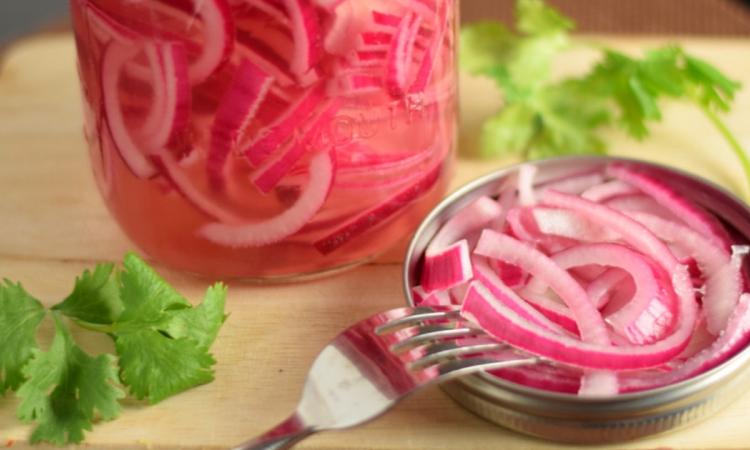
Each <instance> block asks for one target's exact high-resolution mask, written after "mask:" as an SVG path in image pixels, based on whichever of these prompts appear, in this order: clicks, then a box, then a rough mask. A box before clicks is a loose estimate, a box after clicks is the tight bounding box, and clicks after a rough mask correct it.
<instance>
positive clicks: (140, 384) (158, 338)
mask: <svg viewBox="0 0 750 450" xmlns="http://www.w3.org/2000/svg"><path fill="white" fill-rule="evenodd" d="M123 266H124V271H123V272H122V273H121V274H120V283H121V298H122V303H123V308H124V309H123V311H122V314H121V315H120V317H119V318H118V319H117V320H116V321H115V323H114V324H113V326H112V335H113V336H114V339H115V347H116V349H117V353H118V354H119V356H120V376H121V379H122V381H123V383H124V384H125V385H126V386H127V387H128V388H129V389H130V392H131V393H132V394H133V395H134V396H135V397H136V398H138V399H144V398H145V399H147V400H148V401H149V402H150V403H157V402H159V401H161V400H163V399H165V398H167V397H170V396H172V395H174V394H177V393H179V392H182V391H184V390H186V389H189V388H191V387H194V386H196V385H198V384H203V383H208V382H210V381H211V380H213V369H212V366H213V365H214V364H215V360H214V359H213V357H212V356H211V355H210V354H209V353H208V348H209V347H210V345H211V343H212V342H213V340H214V339H215V337H216V334H217V333H218V330H219V328H220V327H221V324H222V322H223V321H224V318H225V316H224V301H225V300H224V298H225V294H226V289H225V288H224V287H223V286H221V285H217V286H215V287H213V288H211V289H209V290H208V292H207V294H206V299H205V300H204V302H203V303H202V304H201V305H200V306H198V307H195V308H193V307H191V305H190V303H189V302H188V301H187V300H186V299H185V298H184V297H182V296H181V295H180V294H179V293H177V292H176V291H175V290H174V289H173V288H172V287H171V286H170V285H169V284H167V282H166V281H164V280H163V279H162V278H161V277H160V276H159V275H158V274H157V273H156V272H155V271H154V270H153V269H152V268H151V267H149V266H148V265H147V264H146V263H145V262H144V261H143V260H141V259H140V258H138V257H137V256H135V255H134V254H129V255H127V256H126V257H125V261H124V264H123Z"/></svg>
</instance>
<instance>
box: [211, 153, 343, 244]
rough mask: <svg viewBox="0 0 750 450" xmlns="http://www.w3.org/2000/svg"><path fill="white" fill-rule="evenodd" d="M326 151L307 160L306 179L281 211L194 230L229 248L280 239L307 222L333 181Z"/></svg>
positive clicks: (332, 169)
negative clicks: (242, 221) (298, 192)
mask: <svg viewBox="0 0 750 450" xmlns="http://www.w3.org/2000/svg"><path fill="white" fill-rule="evenodd" d="M333 171H334V167H333V161H332V160H331V155H330V153H327V152H322V153H319V154H318V155H316V156H314V157H313V158H312V159H311V160H310V165H309V169H308V172H309V179H308V181H307V185H306V186H305V187H304V190H303V191H302V193H301V194H300V196H299V198H297V201H296V202H295V203H294V205H292V206H291V207H289V208H288V209H287V210H285V211H284V212H282V213H281V214H279V215H277V216H275V217H272V218H270V219H266V220H262V221H259V222H255V223H244V224H227V223H219V222H216V223H211V224H208V225H205V226H203V227H202V228H201V229H200V230H199V231H198V233H199V234H200V235H201V236H203V237H205V238H206V239H208V240H209V241H211V242H214V243H216V244H220V245H225V246H229V247H256V246H260V245H267V244H270V243H273V242H278V241H281V240H283V239H285V238H287V237H289V236H291V235H293V234H294V233H296V232H297V231H299V230H300V229H301V228H302V227H304V226H305V224H307V223H308V222H309V221H310V219H311V218H312V217H313V216H314V215H315V213H317V212H318V210H319V209H320V207H321V206H322V205H323V203H324V202H325V200H326V198H327V196H328V191H329V190H330V188H331V183H332V181H333Z"/></svg>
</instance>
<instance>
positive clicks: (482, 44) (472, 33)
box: [459, 22, 517, 75]
mask: <svg viewBox="0 0 750 450" xmlns="http://www.w3.org/2000/svg"><path fill="white" fill-rule="evenodd" d="M516 39H517V38H516V36H515V35H514V34H513V33H512V32H511V31H510V30H508V29H507V28H506V27H505V26H504V25H503V24H501V23H499V22H476V23H473V24H472V25H470V26H467V27H464V28H463V29H462V30H461V39H460V43H461V50H460V52H459V57H460V58H461V65H462V67H464V68H465V69H466V70H467V71H469V72H471V73H474V74H477V75H479V74H485V73H487V71H488V70H491V69H492V68H494V67H497V66H500V65H504V64H506V63H507V62H508V59H509V58H510V54H511V51H512V50H513V47H514V45H515V44H516Z"/></svg>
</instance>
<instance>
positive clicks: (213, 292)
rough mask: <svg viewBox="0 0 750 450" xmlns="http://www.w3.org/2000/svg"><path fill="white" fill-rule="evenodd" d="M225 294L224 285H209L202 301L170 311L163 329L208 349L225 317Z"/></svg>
mask: <svg viewBox="0 0 750 450" xmlns="http://www.w3.org/2000/svg"><path fill="white" fill-rule="evenodd" d="M226 295H227V287H226V286H225V285H223V284H215V285H214V286H211V287H210V288H208V290H207V291H206V295H205V298H204V300H203V303H201V304H200V305H198V306H196V307H193V308H187V309H180V310H176V311H174V312H172V313H171V314H170V317H171V319H170V321H169V323H168V326H167V329H166V330H165V331H166V332H167V334H169V336H171V337H172V338H174V339H180V338H184V337H186V338H190V339H192V340H193V341H194V342H196V343H197V344H198V348H200V349H202V350H208V349H209V348H210V347H211V344H213V342H214V340H215V339H216V335H218V334H219V330H220V329H221V326H222V324H223V323H224V321H225V320H226V318H227V315H226V314H224V304H225V303H226Z"/></svg>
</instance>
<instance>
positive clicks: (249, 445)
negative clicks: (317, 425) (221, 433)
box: [232, 413, 315, 450]
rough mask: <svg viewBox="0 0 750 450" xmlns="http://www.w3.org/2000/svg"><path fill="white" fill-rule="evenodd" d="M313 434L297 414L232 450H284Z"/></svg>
mask: <svg viewBox="0 0 750 450" xmlns="http://www.w3.org/2000/svg"><path fill="white" fill-rule="evenodd" d="M313 433H315V430H314V429H313V427H312V426H311V425H309V424H307V423H305V421H304V420H303V419H302V418H301V417H300V416H299V415H298V414H297V413H294V414H292V415H291V416H290V417H289V418H288V419H286V420H285V421H283V422H281V423H280V424H278V425H276V426H275V427H274V428H273V429H271V430H270V431H268V432H267V433H265V434H264V435H262V436H259V437H257V438H255V439H252V440H250V441H247V442H245V443H244V444H241V445H239V446H237V447H235V448H233V449H232V450H285V449H289V448H292V446H294V444H296V443H297V442H299V441H301V440H302V439H304V438H306V437H308V436H310V435H311V434H313Z"/></svg>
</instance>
